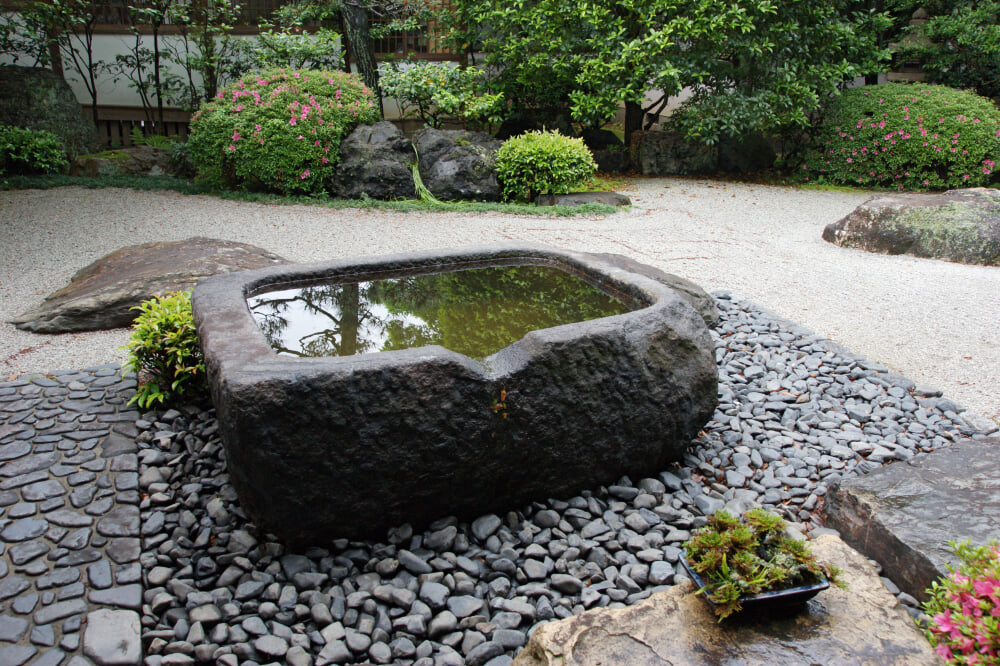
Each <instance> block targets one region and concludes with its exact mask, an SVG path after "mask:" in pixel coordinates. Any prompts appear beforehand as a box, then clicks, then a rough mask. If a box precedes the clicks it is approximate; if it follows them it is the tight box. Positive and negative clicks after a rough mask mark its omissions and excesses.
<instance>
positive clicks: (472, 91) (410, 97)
mask: <svg viewBox="0 0 1000 666" xmlns="http://www.w3.org/2000/svg"><path fill="white" fill-rule="evenodd" d="M483 77H484V74H483V72H482V71H481V70H479V69H476V68H475V67H466V68H460V67H453V66H451V65H448V64H445V63H440V62H427V61H419V62H406V63H392V64H390V65H386V66H383V67H382V68H381V75H380V78H379V85H381V86H382V92H383V93H385V94H386V95H388V96H389V97H394V98H396V101H397V102H398V103H399V106H400V109H401V110H402V111H403V112H404V113H405V114H406V115H413V114H414V113H415V114H416V115H417V116H419V117H420V119H421V120H423V121H424V122H425V123H427V124H428V125H430V126H431V127H441V123H442V122H443V121H444V119H445V118H454V119H456V120H459V121H461V122H463V123H467V124H484V125H491V124H495V123H497V122H499V121H500V113H501V112H502V106H501V102H502V101H503V94H502V93H496V94H489V93H486V92H484V91H483Z"/></svg>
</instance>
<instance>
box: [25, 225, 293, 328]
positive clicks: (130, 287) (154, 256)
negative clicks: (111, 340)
mask: <svg viewBox="0 0 1000 666" xmlns="http://www.w3.org/2000/svg"><path fill="white" fill-rule="evenodd" d="M284 263H287V261H286V260H285V259H282V258H281V257H279V256H278V255H276V254H273V253H271V252H268V251H267V250H262V249H261V248H259V247H255V246H253V245H248V244H246V243H236V242H233V241H224V240H215V239H211V238H204V237H200V236H199V237H194V238H188V239H187V240H183V241H176V242H156V243H143V244H142V245H132V246H129V247H125V248H122V249H120V250H116V251H114V252H112V253H111V254H109V255H106V256H104V257H102V258H100V259H98V260H97V261H95V262H94V263H92V264H90V265H89V266H87V267H85V268H82V269H81V270H79V271H78V272H77V273H76V274H75V275H74V276H73V277H72V278H71V279H70V283H69V285H67V286H66V287H63V288H62V289H60V290H59V291H56V292H54V293H52V294H49V295H48V296H46V297H45V300H44V301H43V302H42V304H41V305H40V306H38V307H37V308H35V309H33V310H29V311H27V312H25V313H23V314H21V315H20V316H18V317H16V318H15V319H13V320H11V323H12V324H14V325H15V326H17V327H18V328H20V329H22V330H26V331H31V332H33V333H67V332H70V331H96V330H103V329H109V328H123V327H127V326H129V325H130V324H131V323H132V320H134V319H135V318H136V316H138V314H139V313H138V311H136V310H133V309H132V308H133V307H135V306H137V305H139V304H140V303H141V302H142V301H144V300H148V299H150V298H152V297H153V296H155V295H157V294H166V293H168V292H172V291H181V290H188V289H191V288H192V287H194V285H195V284H196V283H197V282H198V280H200V279H201V278H203V277H207V276H209V275H215V274H217V273H229V272H232V271H243V270H250V269H253V268H263V267H265V266H274V265H276V264H284Z"/></svg>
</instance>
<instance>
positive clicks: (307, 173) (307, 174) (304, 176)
mask: <svg viewBox="0 0 1000 666" xmlns="http://www.w3.org/2000/svg"><path fill="white" fill-rule="evenodd" d="M308 177H309V169H306V170H305V171H303V172H302V175H301V176H299V178H301V179H302V180H305V179H306V178H308Z"/></svg>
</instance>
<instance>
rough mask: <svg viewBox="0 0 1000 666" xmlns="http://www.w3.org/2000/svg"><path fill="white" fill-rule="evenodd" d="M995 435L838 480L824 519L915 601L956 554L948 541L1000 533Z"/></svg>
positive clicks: (999, 454) (999, 446)
mask: <svg viewBox="0 0 1000 666" xmlns="http://www.w3.org/2000/svg"><path fill="white" fill-rule="evenodd" d="M997 469H1000V437H993V438H990V439H985V440H980V441H973V440H968V441H964V442H959V443H957V444H954V445H952V446H949V447H947V448H944V449H938V450H937V451H934V452H932V453H928V454H927V455H926V456H921V457H920V458H917V459H914V460H913V461H912V462H910V463H901V462H899V463H894V464H892V465H887V466H886V467H883V468H881V469H878V470H876V471H874V472H872V473H871V474H868V475H867V476H862V477H854V478H851V479H847V480H845V481H842V482H841V483H840V484H839V485H837V486H835V487H834V488H832V489H831V490H830V492H828V493H827V500H826V507H825V512H826V523H827V525H829V526H830V527H833V528H834V529H837V530H839V531H840V533H841V535H842V536H843V538H844V540H845V541H847V543H849V544H851V545H852V546H854V547H855V548H857V549H858V550H860V551H861V552H862V553H864V554H865V555H867V556H868V557H870V558H872V559H873V560H876V561H877V562H879V563H880V564H881V565H882V568H883V571H884V575H885V576H888V577H889V578H890V579H892V581H893V582H894V583H896V585H898V586H899V589H901V590H903V591H904V592H907V593H909V594H910V595H912V596H913V597H915V598H917V599H926V598H927V594H926V592H925V591H926V590H927V588H929V587H930V585H931V583H932V582H933V581H934V580H936V579H937V578H938V577H940V576H944V575H946V574H947V566H948V565H956V564H958V558H956V557H955V555H954V553H952V551H951V549H950V548H949V546H948V544H949V542H951V541H966V540H968V541H972V542H974V543H977V544H985V543H986V542H988V541H989V540H990V539H996V538H1000V527H998V526H1000V495H998V494H997Z"/></svg>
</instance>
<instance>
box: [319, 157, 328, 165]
mask: <svg viewBox="0 0 1000 666" xmlns="http://www.w3.org/2000/svg"><path fill="white" fill-rule="evenodd" d="M329 161H330V160H329V159H328V158H326V157H324V158H323V159H321V160H320V161H319V163H320V164H326V163H327V162H329Z"/></svg>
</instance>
